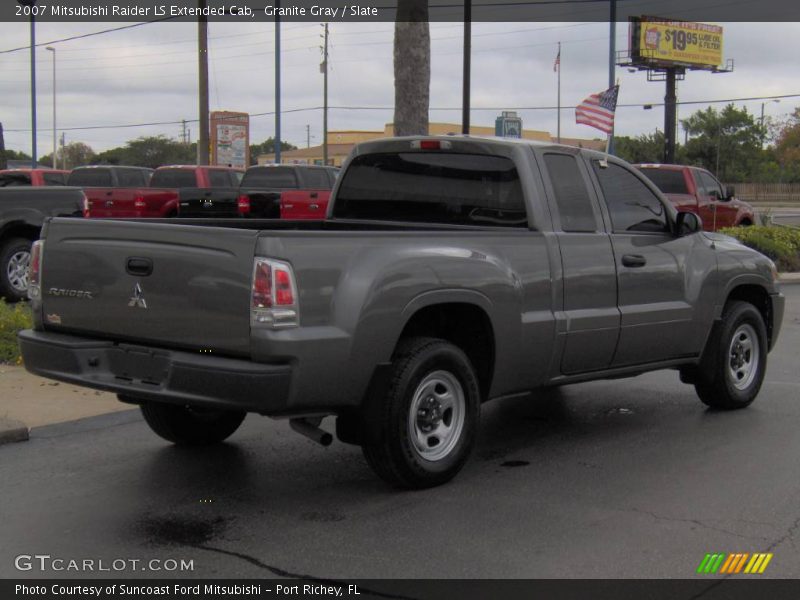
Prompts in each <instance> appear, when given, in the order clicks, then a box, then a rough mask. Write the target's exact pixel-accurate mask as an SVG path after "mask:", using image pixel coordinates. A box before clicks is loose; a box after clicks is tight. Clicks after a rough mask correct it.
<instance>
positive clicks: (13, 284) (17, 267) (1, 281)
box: [0, 238, 33, 302]
mask: <svg viewBox="0 0 800 600" xmlns="http://www.w3.org/2000/svg"><path fill="white" fill-rule="evenodd" d="M32 244H33V242H31V241H30V240H28V239H25V238H11V239H10V240H8V241H7V242H6V243H5V244H3V245H2V246H0V296H2V297H3V298H6V299H7V300H8V301H9V302H19V301H20V300H25V299H26V298H27V297H28V276H29V274H30V264H31V245H32Z"/></svg>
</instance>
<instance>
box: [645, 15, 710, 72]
mask: <svg viewBox="0 0 800 600" xmlns="http://www.w3.org/2000/svg"><path fill="white" fill-rule="evenodd" d="M630 27H631V31H630V51H631V60H632V61H633V62H634V63H638V64H645V65H653V66H658V67H671V66H685V67H699V68H715V67H718V66H719V65H721V64H722V61H723V58H722V41H723V36H722V27H720V26H719V25H711V24H708V23H695V22H692V21H670V20H668V19H662V18H658V17H639V18H636V17H634V18H632V19H631V25H630Z"/></svg>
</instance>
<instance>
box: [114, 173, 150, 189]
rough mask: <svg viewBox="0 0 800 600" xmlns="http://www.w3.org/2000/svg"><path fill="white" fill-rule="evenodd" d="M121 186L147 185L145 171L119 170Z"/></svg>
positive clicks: (118, 176)
mask: <svg viewBox="0 0 800 600" xmlns="http://www.w3.org/2000/svg"><path fill="white" fill-rule="evenodd" d="M117 179H118V180H119V187H143V186H144V185H146V182H145V177H144V173H142V172H141V171H134V170H132V169H120V170H119V171H118V172H117Z"/></svg>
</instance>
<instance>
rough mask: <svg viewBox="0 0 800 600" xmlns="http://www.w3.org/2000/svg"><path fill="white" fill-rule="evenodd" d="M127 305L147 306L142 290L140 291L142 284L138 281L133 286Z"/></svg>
mask: <svg viewBox="0 0 800 600" xmlns="http://www.w3.org/2000/svg"><path fill="white" fill-rule="evenodd" d="M128 306H132V307H136V308H147V300H145V299H144V292H143V291H142V286H141V285H140V284H138V283H137V284H136V285H135V286H133V296H132V297H131V299H130V301H129V302H128Z"/></svg>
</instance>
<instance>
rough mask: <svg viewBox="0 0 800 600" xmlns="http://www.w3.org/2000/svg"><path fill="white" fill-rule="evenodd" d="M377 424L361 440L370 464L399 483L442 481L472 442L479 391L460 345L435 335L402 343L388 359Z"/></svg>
mask: <svg viewBox="0 0 800 600" xmlns="http://www.w3.org/2000/svg"><path fill="white" fill-rule="evenodd" d="M380 411H381V413H380V418H379V419H378V425H377V426H378V428H379V430H378V431H377V432H375V433H376V434H377V435H373V436H371V437H370V439H374V440H378V441H376V442H367V443H365V444H364V445H363V446H362V450H363V452H364V456H365V457H366V459H367V462H368V463H369V465H370V467H372V469H373V470H374V471H375V473H376V474H377V475H378V476H379V477H381V478H382V479H383V480H384V481H387V482H388V483H390V484H392V485H395V486H397V487H403V488H411V489H420V488H429V487H433V486H437V485H441V484H443V483H445V482H447V481H449V480H450V479H452V478H453V477H455V475H456V474H457V473H458V472H459V471H460V470H461V468H462V467H463V466H464V463H466V461H467V459H468V458H469V455H470V453H471V452H472V449H473V446H474V445H475V439H476V434H477V429H478V421H479V417H480V391H479V386H478V378H477V376H476V375H475V369H474V367H473V365H472V364H471V363H470V361H469V359H468V358H467V356H466V355H465V354H464V352H463V351H461V350H460V349H459V348H458V347H456V346H454V345H453V344H450V343H449V342H446V341H444V340H441V339H436V338H411V339H408V340H406V341H404V342H402V343H401V345H400V346H399V347H398V349H397V351H396V352H395V355H394V358H393V360H392V377H391V383H390V385H389V390H388V392H387V394H386V397H385V398H384V399H383V402H382V404H381V407H380Z"/></svg>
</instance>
